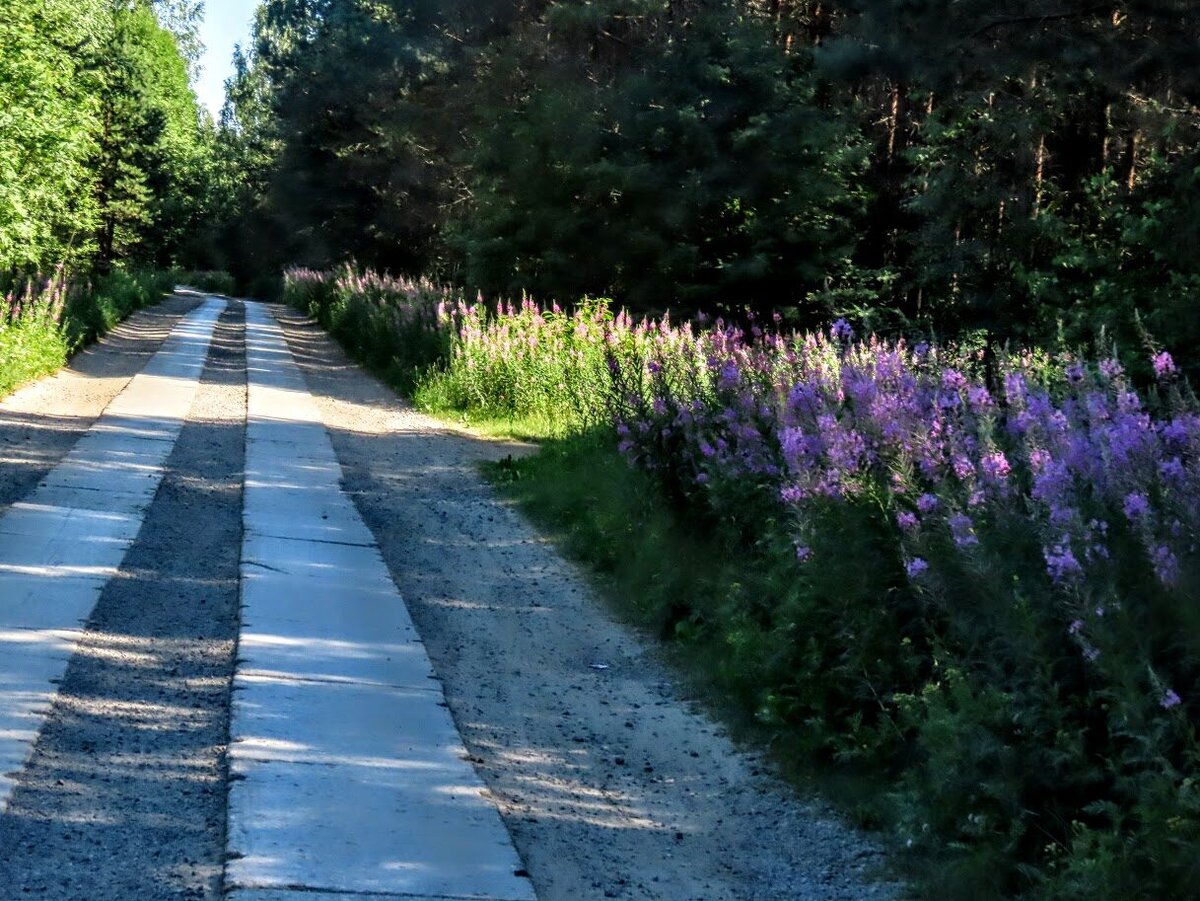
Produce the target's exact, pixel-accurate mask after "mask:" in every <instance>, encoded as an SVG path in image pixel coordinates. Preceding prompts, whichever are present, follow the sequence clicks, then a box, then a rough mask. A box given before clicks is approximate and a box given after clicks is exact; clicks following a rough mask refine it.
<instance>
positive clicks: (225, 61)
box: [196, 0, 258, 117]
mask: <svg viewBox="0 0 1200 901" xmlns="http://www.w3.org/2000/svg"><path fill="white" fill-rule="evenodd" d="M257 6H258V0H205V3H204V24H203V25H202V26H201V28H200V39H201V40H202V41H204V60H203V63H204V71H203V72H201V73H200V80H199V81H198V82H197V84H196V94H197V95H198V96H199V98H200V102H201V103H203V104H204V105H205V106H207V107H208V108H209V109H210V110H212V114H213V116H214V117H216V116H217V115H218V114H219V113H220V112H221V104H222V103H224V102H225V79H226V78H228V77H229V76H230V75H232V74H233V47H234V45H235V44H241V45H242V46H245V45H246V42H247V41H248V40H249V38H250V23H251V22H252V21H253V20H254V10H255V8H256V7H257Z"/></svg>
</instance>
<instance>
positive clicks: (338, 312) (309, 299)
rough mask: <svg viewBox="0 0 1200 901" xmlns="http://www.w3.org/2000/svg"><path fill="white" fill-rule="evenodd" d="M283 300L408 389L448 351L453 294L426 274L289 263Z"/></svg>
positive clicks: (352, 352)
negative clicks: (321, 269)
mask: <svg viewBox="0 0 1200 901" xmlns="http://www.w3.org/2000/svg"><path fill="white" fill-rule="evenodd" d="M283 301H284V302H285V303H287V304H290V305H291V306H293V307H295V308H296V309H298V310H301V311H302V312H304V313H307V314H308V315H310V316H312V317H313V318H314V319H316V320H317V321H318V322H319V323H320V324H321V325H322V326H323V327H324V328H326V329H327V330H328V331H329V332H330V333H331V334H333V335H334V337H336V338H337V339H338V340H339V341H340V342H341V343H342V345H343V346H344V347H345V348H346V350H347V351H348V352H349V353H350V354H351V355H352V356H353V357H355V359H357V360H359V361H361V362H362V363H364V364H365V365H367V366H368V367H370V368H371V369H373V370H374V371H375V372H377V373H379V374H380V375H382V376H383V377H384V378H385V379H387V380H388V381H389V382H390V383H391V384H393V385H395V386H396V387H397V388H399V389H400V390H402V391H405V392H408V391H411V390H412V389H413V388H414V387H415V386H416V384H417V381H418V380H419V378H420V377H421V376H422V375H423V373H424V372H425V371H426V370H427V369H429V368H430V367H436V366H438V365H439V364H441V363H442V362H443V361H444V360H446V359H447V357H448V356H449V352H450V343H451V331H450V329H449V328H448V325H447V319H446V315H447V314H446V310H447V308H448V306H449V305H450V304H452V303H454V302H455V296H454V295H453V293H452V292H451V291H450V290H449V289H446V288H440V287H437V286H436V285H434V284H433V283H432V282H429V281H426V280H410V279H403V278H395V277H393V276H389V275H383V274H380V273H377V272H371V271H368V272H365V273H359V272H357V271H355V269H354V268H353V267H351V266H343V267H342V268H340V269H338V270H336V271H333V272H318V271H314V270H311V269H299V268H296V269H289V270H288V271H287V272H285V273H284V277H283Z"/></svg>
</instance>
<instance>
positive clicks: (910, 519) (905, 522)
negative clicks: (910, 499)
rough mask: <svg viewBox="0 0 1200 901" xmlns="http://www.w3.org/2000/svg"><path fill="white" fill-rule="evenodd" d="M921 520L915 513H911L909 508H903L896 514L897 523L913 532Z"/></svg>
mask: <svg viewBox="0 0 1200 901" xmlns="http://www.w3.org/2000/svg"><path fill="white" fill-rule="evenodd" d="M920 523H921V521H920V520H919V519H917V515H916V514H915V513H909V512H908V511H907V510H901V511H900V512H899V513H897V514H896V525H898V526H900V528H901V529H903V530H904V531H905V532H911V531H913V529H915V528H916V527H917V526H918V525H920Z"/></svg>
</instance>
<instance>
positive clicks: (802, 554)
mask: <svg viewBox="0 0 1200 901" xmlns="http://www.w3.org/2000/svg"><path fill="white" fill-rule="evenodd" d="M811 556H812V548H810V547H805V546H804V545H802V544H798V545H796V559H797V560H799V561H800V562H801V563H803V562H804V561H805V560H807V559H808V558H809V557H811Z"/></svg>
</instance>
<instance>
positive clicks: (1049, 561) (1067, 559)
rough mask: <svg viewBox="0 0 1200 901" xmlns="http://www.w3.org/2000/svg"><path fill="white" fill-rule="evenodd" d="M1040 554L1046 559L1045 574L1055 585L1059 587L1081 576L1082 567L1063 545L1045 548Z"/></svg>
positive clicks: (1068, 548) (1069, 549)
mask: <svg viewBox="0 0 1200 901" xmlns="http://www.w3.org/2000/svg"><path fill="white" fill-rule="evenodd" d="M1042 553H1043V556H1044V557H1045V558H1046V572H1047V573H1048V574H1049V576H1050V579H1051V581H1053V582H1054V583H1055V584H1059V585H1061V584H1063V583H1065V582H1069V581H1071V580H1073V579H1075V578H1077V577H1078V576H1080V575H1082V574H1083V567H1082V566H1080V565H1079V561H1078V560H1076V559H1075V554H1074V553H1072V551H1071V548H1070V547H1068V546H1067V545H1066V544H1065V543H1064V544H1057V545H1055V546H1054V547H1050V548H1046V549H1045V550H1044V551H1043V552H1042Z"/></svg>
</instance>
